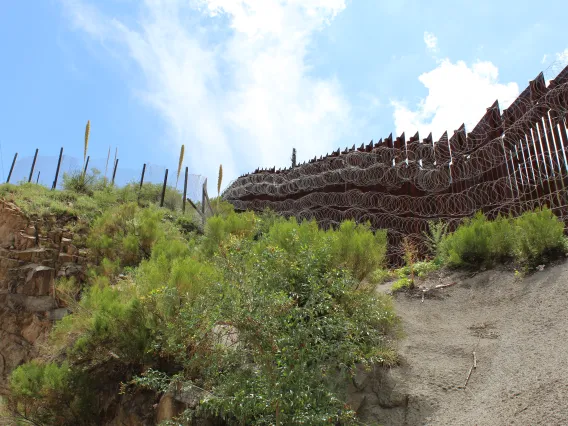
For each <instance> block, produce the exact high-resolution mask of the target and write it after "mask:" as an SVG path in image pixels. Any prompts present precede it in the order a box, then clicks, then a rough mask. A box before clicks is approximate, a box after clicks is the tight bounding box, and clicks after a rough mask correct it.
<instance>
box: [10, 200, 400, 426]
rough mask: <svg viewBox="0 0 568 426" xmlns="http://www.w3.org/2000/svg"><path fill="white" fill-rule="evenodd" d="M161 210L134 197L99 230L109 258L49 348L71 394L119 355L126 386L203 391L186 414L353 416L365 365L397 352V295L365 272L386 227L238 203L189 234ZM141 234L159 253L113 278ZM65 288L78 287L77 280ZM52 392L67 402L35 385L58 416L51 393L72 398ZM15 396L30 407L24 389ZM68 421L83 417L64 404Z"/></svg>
mask: <svg viewBox="0 0 568 426" xmlns="http://www.w3.org/2000/svg"><path fill="white" fill-rule="evenodd" d="M156 211H157V209H147V210H146V211H141V210H140V209H139V208H138V207H137V205H136V204H125V205H123V206H118V207H116V208H115V209H113V210H112V211H109V212H108V213H105V214H103V215H102V216H101V217H100V219H99V220H97V221H96V223H95V224H94V225H93V227H92V229H91V235H90V237H89V241H90V244H91V245H92V248H93V250H94V251H95V252H96V253H97V256H99V257H100V259H101V261H100V263H101V265H100V266H99V268H98V269H97V270H96V271H92V272H91V273H90V274H89V283H88V284H87V285H86V286H85V288H83V293H82V298H81V300H80V301H79V302H78V303H76V304H73V305H70V307H71V309H72V313H71V314H70V315H67V316H66V317H64V318H63V319H62V320H61V321H59V322H58V323H57V325H56V326H55V328H54V330H53V332H52V334H51V336H50V343H51V346H50V348H51V349H50V352H51V353H50V354H49V355H50V357H51V359H66V360H67V362H68V366H69V369H70V373H69V374H70V376H69V377H70V379H69V381H68V383H70V385H69V387H68V388H69V389H71V391H75V390H76V387H75V386H76V385H75V384H73V383H76V382H75V381H74V380H75V379H74V378H75V377H83V376H81V374H83V373H82V372H83V371H85V372H86V373H85V374H86V380H85V381H84V382H82V390H81V392H82V393H85V394H92V395H95V397H94V398H95V399H96V396H98V395H97V392H98V389H99V387H100V386H99V384H98V383H99V382H98V380H99V377H100V376H101V373H100V372H101V371H105V370H104V369H105V368H110V366H111V365H112V369H113V370H112V371H113V372H114V373H113V374H115V375H114V376H113V378H112V379H111V380H115V381H122V382H124V387H123V391H124V392H128V391H129V390H131V389H132V388H134V389H136V387H137V386H143V387H146V388H153V389H157V390H160V391H163V390H164V389H167V388H168V387H169V386H173V385H176V386H177V385H179V386H181V387H182V388H190V387H191V388H193V389H203V390H204V391H203V393H202V395H201V398H200V399H201V402H200V404H199V406H198V408H197V410H196V411H192V410H191V409H188V411H187V412H186V413H184V417H186V418H190V417H191V416H193V415H194V414H195V415H197V414H205V415H215V416H219V417H222V418H224V419H225V420H226V421H227V422H229V423H233V422H235V421H236V420H235V419H238V421H240V422H242V423H244V424H273V423H276V422H280V423H281V424H297V423H304V424H314V425H318V424H329V422H330V421H332V422H338V421H339V422H343V423H344V424H345V423H352V422H354V419H355V413H354V412H353V411H352V410H351V409H350V408H349V407H348V406H346V405H345V392H344V390H345V389H346V384H347V383H348V380H350V378H351V375H352V373H353V372H354V371H355V366H356V365H357V364H364V365H370V364H373V363H383V364H386V365H390V364H392V363H394V362H395V361H396V354H395V352H394V350H393V348H392V347H391V346H390V342H391V341H392V339H393V338H394V332H395V331H396V330H397V328H398V320H397V318H396V317H395V315H394V312H393V306H392V301H391V299H390V298H389V297H387V296H385V295H381V294H376V293H375V292H374V290H373V289H366V288H359V278H358V277H357V274H359V276H362V274H363V273H362V272H361V271H363V272H365V271H367V270H369V269H370V268H371V267H372V266H374V265H378V264H379V263H380V262H381V261H382V258H383V257H384V254H383V255H381V253H383V251H384V247H383V243H384V234H381V233H379V234H373V233H372V232H371V231H370V230H369V229H368V227H366V226H357V225H355V224H353V223H349V224H347V225H345V226H344V227H343V228H342V227H340V228H339V229H338V230H336V231H324V230H321V229H319V228H318V226H317V224H316V223H315V222H308V221H304V222H302V223H297V221H296V220H295V219H291V220H286V219H283V218H278V217H274V216H273V215H270V214H267V215H262V216H260V217H259V216H257V215H255V214H254V213H244V214H236V213H234V212H229V213H227V214H226V215H225V216H216V217H213V218H211V219H210V220H209V223H208V224H207V226H206V229H205V235H203V236H199V235H196V234H191V235H190V237H188V238H189V239H186V238H184V237H182V235H181V233H180V231H179V228H176V227H174V226H173V225H172V226H168V225H167V224H166V223H165V222H164V221H163V220H160V219H159V218H160V216H159V215H157V214H156ZM144 214H149V215H150V216H149V217H145V216H144ZM265 221H266V222H265ZM146 222H148V223H149V225H148V226H147V227H146V225H144V224H145V223H146ZM146 228H149V229H150V231H148V229H146ZM144 235H147V236H149V237H148V238H147V240H148V241H149V243H148V244H147V246H146V247H147V250H148V253H149V256H141V257H143V258H142V259H141V262H140V264H139V265H138V266H134V267H133V268H132V269H131V270H130V272H129V273H128V275H127V276H126V277H121V279H118V280H117V279H115V278H116V277H115V275H116V270H115V269H116V265H117V263H116V262H119V263H120V265H123V264H124V263H125V262H124V260H123V259H124V258H125V254H126V256H127V257H128V256H131V254H132V253H133V252H134V250H133V247H135V246H138V247H141V246H142V245H143V241H144V240H145V237H144ZM351 250H353V251H355V254H353V253H350V251H351ZM365 250H367V251H368V252H371V255H368V254H365V253H364V251H365ZM340 258H341V259H342V261H343V262H342V264H341V265H339V264H336V261H337V259H340ZM374 269H376V267H375V268H374ZM365 273H367V272H365ZM63 287H65V288H69V289H71V290H73V291H76V287H75V286H74V285H73V283H70V282H69V283H64V285H63ZM228 333H229V334H232V335H233V336H236V337H234V341H232V343H231V339H230V338H229V339H228V338H227V336H226V335H227V334H228ZM235 349H237V350H235ZM26 365H27V364H26ZM26 368H28V367H26ZM30 368H31V367H30ZM129 372H130V373H129ZM131 373H134V374H137V375H138V376H136V378H135V379H133V380H131V378H132V376H130V375H129V374H131ZM116 385H117V386H118V383H116ZM105 386H106V388H107V389H108V387H109V386H110V384H108V383H107V384H105ZM15 389H16V388H15ZM54 395H55V396H57V398H60V399H49V398H47V397H46V396H45V394H41V395H39V396H38V397H37V400H36V405H37V407H39V408H41V410H44V411H45V410H48V411H49V410H51V411H49V412H50V413H51V412H55V410H54V409H53V407H54V405H57V404H58V403H57V402H56V403H53V404H52V402H51V401H65V403H67V401H68V400H66V399H65V398H67V396H66V395H67V394H65V393H64V391H63V390H61V389H60V390H55V391H54ZM14 398H15V401H16V402H17V403H20V404H22V403H24V402H25V398H26V396H25V395H24V394H23V393H22V392H14ZM93 409H94V410H99V409H100V408H99V407H98V406H96V405H95V406H94V408H93ZM38 412H39V411H38ZM89 413H90V414H89V416H90V419H91V420H93V421H94V419H95V418H96V414H93V413H92V412H89ZM99 415H100V413H99ZM31 417H32V419H33V420H34V421H36V420H39V419H40V417H41V416H39V415H38V416H35V417H34V416H31ZM58 422H59V423H61V424H80V422H78V421H77V419H76V417H74V415H73V413H70V412H67V411H65V410H62V411H61V419H58ZM40 423H41V422H40ZM47 423H50V422H47Z"/></svg>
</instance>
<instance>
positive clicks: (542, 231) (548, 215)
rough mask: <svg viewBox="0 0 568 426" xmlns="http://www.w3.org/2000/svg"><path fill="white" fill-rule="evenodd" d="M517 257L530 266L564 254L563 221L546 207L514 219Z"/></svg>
mask: <svg viewBox="0 0 568 426" xmlns="http://www.w3.org/2000/svg"><path fill="white" fill-rule="evenodd" d="M514 224H515V234H516V250H515V254H516V257H517V259H519V260H521V261H525V262H528V263H529V264H530V265H531V266H536V265H538V264H540V263H543V262H545V261H546V260H550V259H551V258H554V257H557V256H559V255H563V254H564V250H565V241H566V239H565V237H564V223H563V222H562V221H561V220H560V219H559V218H558V217H556V216H555V215H554V214H553V213H552V211H551V210H549V209H548V208H547V207H544V208H542V209H540V208H539V209H536V210H535V211H533V212H526V213H524V214H523V215H522V216H520V217H518V218H517V219H515V222H514Z"/></svg>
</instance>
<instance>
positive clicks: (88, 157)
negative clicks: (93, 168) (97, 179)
mask: <svg viewBox="0 0 568 426" xmlns="http://www.w3.org/2000/svg"><path fill="white" fill-rule="evenodd" d="M90 158H91V156H90V155H88V156H87V161H85V170H83V176H86V175H87V167H89V159H90Z"/></svg>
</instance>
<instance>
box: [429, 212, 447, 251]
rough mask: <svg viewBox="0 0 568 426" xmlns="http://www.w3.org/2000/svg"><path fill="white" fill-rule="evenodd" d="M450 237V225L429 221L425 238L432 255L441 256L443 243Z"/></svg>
mask: <svg viewBox="0 0 568 426" xmlns="http://www.w3.org/2000/svg"><path fill="white" fill-rule="evenodd" d="M446 235H448V223H447V222H443V221H441V220H440V221H429V222H428V232H424V238H425V242H426V246H427V247H428V250H430V254H432V255H433V256H434V257H439V256H440V254H441V253H440V249H441V245H442V241H443V240H444V238H445V237H446Z"/></svg>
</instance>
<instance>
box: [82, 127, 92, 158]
mask: <svg viewBox="0 0 568 426" xmlns="http://www.w3.org/2000/svg"><path fill="white" fill-rule="evenodd" d="M90 133H91V120H87V126H86V127H85V152H84V153H83V164H85V161H87V150H88V149H89V134H90Z"/></svg>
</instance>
